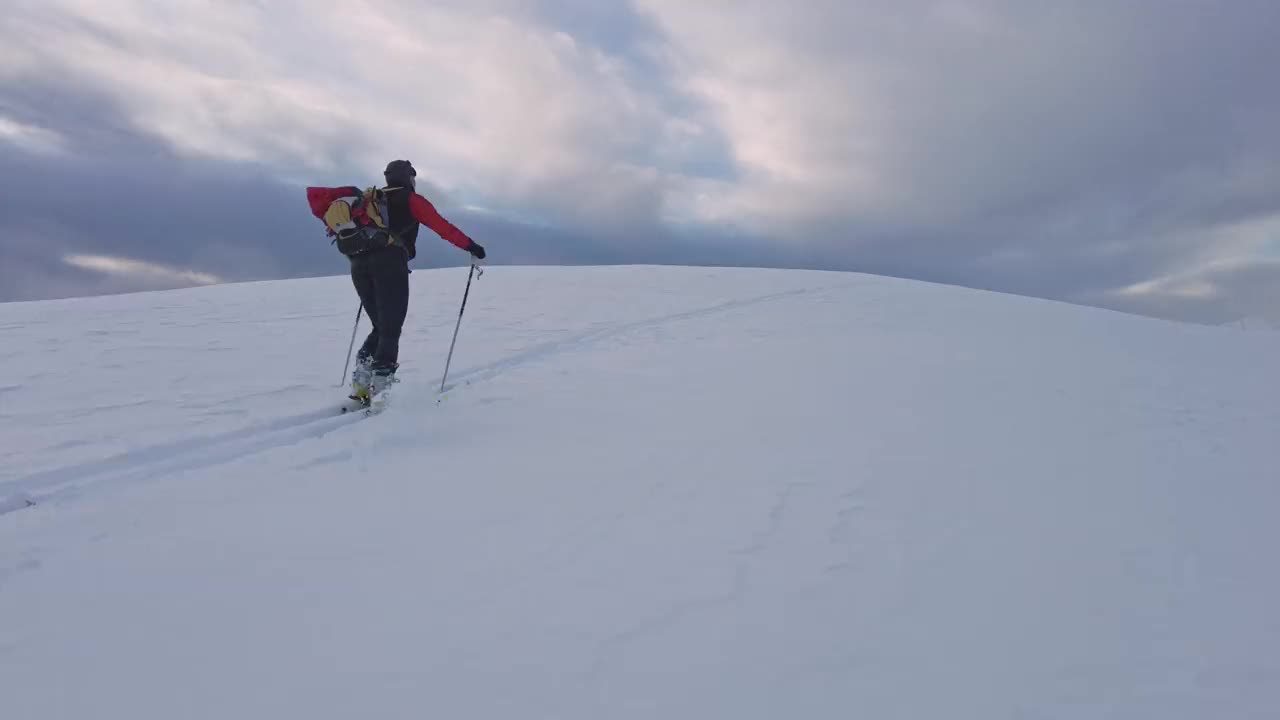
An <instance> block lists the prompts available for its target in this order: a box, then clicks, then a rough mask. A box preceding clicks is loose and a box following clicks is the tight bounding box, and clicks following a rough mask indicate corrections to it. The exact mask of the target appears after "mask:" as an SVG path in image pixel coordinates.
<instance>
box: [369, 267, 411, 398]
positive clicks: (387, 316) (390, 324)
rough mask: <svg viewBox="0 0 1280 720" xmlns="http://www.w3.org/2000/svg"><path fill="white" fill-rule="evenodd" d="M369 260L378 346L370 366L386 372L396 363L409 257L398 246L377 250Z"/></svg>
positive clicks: (406, 307)
mask: <svg viewBox="0 0 1280 720" xmlns="http://www.w3.org/2000/svg"><path fill="white" fill-rule="evenodd" d="M372 260H373V263H372V268H373V274H374V276H375V280H374V286H375V287H376V288H377V296H378V300H377V302H378V349H377V351H376V352H375V353H374V356H373V369H374V372H375V373H381V374H384V375H389V374H392V373H394V372H395V370H396V368H397V367H399V360H400V332H401V329H402V328H403V327H404V320H405V316H406V315H407V314H408V311H409V261H408V258H407V257H406V255H405V253H404V251H403V250H401V249H399V248H388V249H386V250H381V251H379V252H377V253H376V254H375V257H374V258H372Z"/></svg>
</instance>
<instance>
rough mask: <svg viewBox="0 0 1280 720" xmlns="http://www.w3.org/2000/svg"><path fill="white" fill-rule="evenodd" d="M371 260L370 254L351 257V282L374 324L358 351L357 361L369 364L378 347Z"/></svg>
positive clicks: (375, 301)
mask: <svg viewBox="0 0 1280 720" xmlns="http://www.w3.org/2000/svg"><path fill="white" fill-rule="evenodd" d="M370 260H371V258H369V257H368V256H358V257H354V258H351V284H352V285H354V286H355V288H356V294H357V295H359V296H360V302H362V303H364V313H365V315H366V316H368V318H369V322H370V323H371V324H372V325H373V328H372V329H371V330H369V334H368V336H366V337H365V339H364V343H362V344H361V345H360V351H359V352H357V353H356V362H357V363H359V364H364V365H367V364H369V362H370V359H371V358H372V357H373V354H374V352H375V351H376V350H377V349H378V293H377V291H376V287H377V286H376V285H375V277H374V273H373V271H372V266H371V263H370Z"/></svg>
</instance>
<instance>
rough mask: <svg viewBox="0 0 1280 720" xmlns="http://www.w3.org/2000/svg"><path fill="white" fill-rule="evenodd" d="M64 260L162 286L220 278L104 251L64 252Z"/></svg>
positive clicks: (207, 283) (210, 283) (192, 283)
mask: <svg viewBox="0 0 1280 720" xmlns="http://www.w3.org/2000/svg"><path fill="white" fill-rule="evenodd" d="M62 260H63V262H65V263H67V264H68V265H70V266H72V267H77V268H81V269H83V270H92V271H94V272H100V273H106V274H108V275H119V276H123V277H126V278H130V279H133V280H135V281H137V282H140V283H145V284H148V285H157V286H162V287H187V286H191V285H216V284H218V283H220V282H222V280H221V279H220V278H219V277H218V276H217V275H214V274H212V273H206V272H198V271H195V270H183V269H181V268H171V267H166V266H164V265H161V264H159V263H153V262H147V261H145V260H134V259H131V258H120V257H108V256H106V255H67V256H65V257H63V258H62Z"/></svg>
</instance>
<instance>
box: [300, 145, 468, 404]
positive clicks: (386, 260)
mask: <svg viewBox="0 0 1280 720" xmlns="http://www.w3.org/2000/svg"><path fill="white" fill-rule="evenodd" d="M417 175H418V173H417V170H415V169H414V167H413V164H412V163H410V162H409V161H408V160H393V161H392V162H390V163H389V164H388V165H387V167H386V170H385V171H384V172H383V177H384V179H385V180H386V186H385V187H383V188H368V189H366V190H361V189H360V188H358V187H355V186H344V187H308V188H307V203H308V204H309V205H310V206H311V212H312V214H313V215H315V216H316V217H317V218H320V219H322V220H324V221H325V225H326V226H327V227H328V229H329V233H330V234H331V235H333V236H334V238H335V240H334V242H335V244H337V246H338V250H339V251H340V252H342V254H343V255H346V256H347V257H348V258H349V259H350V262H351V282H352V284H353V285H354V286H355V290H356V294H357V295H359V296H360V301H361V303H363V306H364V311H365V313H366V314H367V315H368V317H369V320H370V322H371V323H372V324H373V329H372V330H370V332H369V335H368V336H367V337H366V338H365V341H364V343H363V344H362V345H361V346H360V350H359V352H358V353H357V355H356V367H355V370H354V371H353V373H352V377H351V389H352V392H351V398H352V399H353V400H359V401H360V402H362V403H365V404H367V403H368V402H369V401H370V400H371V398H372V397H373V396H374V395H377V394H378V393H380V392H382V390H384V389H385V388H386V387H387V386H388V385H389V384H391V382H393V381H394V377H395V373H396V370H397V369H398V368H399V366H400V358H399V354H400V334H401V330H402V328H403V327H404V321H405V317H406V315H407V314H408V310H409V261H410V260H412V259H413V258H414V257H415V256H416V255H417V239H418V227H419V226H420V225H426V226H427V227H428V228H430V229H431V230H432V231H433V232H435V233H436V234H437V235H439V236H440V237H441V238H443V239H444V240H447V241H448V242H450V243H452V244H453V245H454V246H456V247H458V248H460V249H462V250H465V251H467V252H468V253H471V255H472V256H473V257H475V258H476V259H484V257H485V250H484V248H483V247H482V246H481V245H480V244H479V243H477V242H476V241H475V240H472V239H471V238H470V237H468V236H467V235H466V234H465V233H463V232H462V231H461V230H459V229H458V228H457V227H455V226H454V225H453V224H452V223H450V222H449V221H448V220H446V219H444V217H443V216H441V215H440V213H439V212H437V211H436V208H435V206H433V205H432V204H431V202H430V201H429V200H427V199H426V198H425V197H423V196H422V195H421V194H419V193H418V192H417Z"/></svg>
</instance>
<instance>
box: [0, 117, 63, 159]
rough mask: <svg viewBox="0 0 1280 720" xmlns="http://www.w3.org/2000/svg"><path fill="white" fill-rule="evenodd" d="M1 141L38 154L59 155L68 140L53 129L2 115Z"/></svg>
mask: <svg viewBox="0 0 1280 720" xmlns="http://www.w3.org/2000/svg"><path fill="white" fill-rule="evenodd" d="M0 141H3V142H7V143H11V144H13V145H15V146H17V147H18V148H21V149H22V150H25V151H26V152H30V153H35V154H37V155H59V154H61V153H63V152H65V149H66V148H65V145H66V141H65V140H64V139H63V137H62V136H61V135H59V134H58V133H56V132H53V131H52V130H48V129H45V128H42V127H36V126H34V125H27V124H25V123H20V122H17V121H15V120H12V119H10V118H7V117H5V116H3V115H0Z"/></svg>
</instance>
